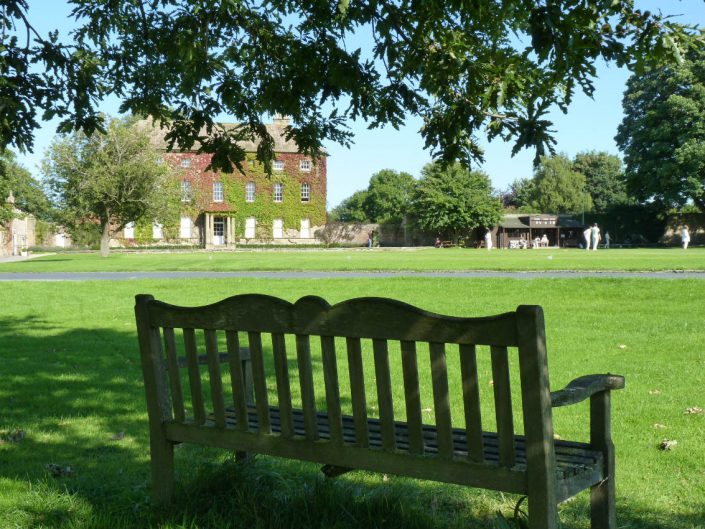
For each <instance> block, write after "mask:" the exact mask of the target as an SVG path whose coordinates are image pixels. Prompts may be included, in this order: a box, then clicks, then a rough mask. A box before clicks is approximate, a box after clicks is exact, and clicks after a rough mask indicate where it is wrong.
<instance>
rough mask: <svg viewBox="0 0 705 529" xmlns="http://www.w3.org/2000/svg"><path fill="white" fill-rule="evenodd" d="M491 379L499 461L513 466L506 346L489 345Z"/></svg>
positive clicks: (507, 465) (512, 427)
mask: <svg viewBox="0 0 705 529" xmlns="http://www.w3.org/2000/svg"><path fill="white" fill-rule="evenodd" d="M490 352H491V356H492V379H493V381H494V383H493V389H494V401H495V413H496V416H497V436H498V437H499V463H500V464H501V465H502V466H505V467H508V468H511V467H512V466H514V462H515V454H514V417H513V416H512V393H511V388H510V385H509V355H508V354H507V348H506V347H491V348H490Z"/></svg>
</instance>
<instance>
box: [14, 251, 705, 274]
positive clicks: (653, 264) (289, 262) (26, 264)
mask: <svg viewBox="0 0 705 529" xmlns="http://www.w3.org/2000/svg"><path fill="white" fill-rule="evenodd" d="M140 270H144V271H149V270H199V271H202V270H208V271H237V270H287V271H290V270H349V271H361V270H371V271H373V270H601V271H607V270H609V271H620V270H621V271H633V270H640V271H641V270H643V271H663V270H705V248H691V249H690V250H688V251H683V250H681V249H680V248H661V249H624V250H622V249H619V250H616V249H615V250H599V251H597V252H587V251H585V250H578V249H567V250H566V249H562V250H556V249H541V250H523V251H522V250H493V251H491V252H488V251H486V250H474V249H473V250H469V249H456V248H453V249H447V248H444V249H435V248H410V249H403V250H402V249H378V248H375V249H373V250H366V249H360V250H335V249H330V250H286V251H282V250H259V251H257V250H255V251H253V250H243V251H236V252H192V253H181V252H178V253H165V252H162V253H144V252H143V253H119V252H113V253H112V254H111V255H110V256H109V257H108V258H101V257H100V255H99V254H98V253H81V254H72V253H60V254H56V255H48V256H46V257H40V258H36V259H31V260H29V261H22V262H16V263H0V272H101V271H106V272H112V271H131V272H132V271H140Z"/></svg>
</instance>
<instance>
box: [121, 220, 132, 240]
mask: <svg viewBox="0 0 705 529" xmlns="http://www.w3.org/2000/svg"><path fill="white" fill-rule="evenodd" d="M122 236H123V238H124V239H134V238H135V223H134V222H128V223H127V224H125V229H124V230H123V231H122Z"/></svg>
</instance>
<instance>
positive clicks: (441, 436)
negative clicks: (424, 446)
mask: <svg viewBox="0 0 705 529" xmlns="http://www.w3.org/2000/svg"><path fill="white" fill-rule="evenodd" d="M429 350H430V352H431V381H432V383H433V405H434V412H435V415H436V429H437V431H438V454H439V455H440V456H441V457H444V458H452V457H453V437H452V434H451V429H452V425H451V417H450V395H449V394H448V368H447V367H446V351H445V345H444V344H442V343H434V342H432V343H430V344H429Z"/></svg>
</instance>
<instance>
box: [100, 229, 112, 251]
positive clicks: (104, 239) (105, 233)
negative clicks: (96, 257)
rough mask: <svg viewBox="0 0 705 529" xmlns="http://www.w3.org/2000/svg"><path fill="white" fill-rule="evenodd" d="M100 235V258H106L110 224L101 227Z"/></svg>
mask: <svg viewBox="0 0 705 529" xmlns="http://www.w3.org/2000/svg"><path fill="white" fill-rule="evenodd" d="M101 228H102V230H101V234H100V256H101V257H108V254H109V253H110V222H106V223H104V224H103V225H102V226H101Z"/></svg>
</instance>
